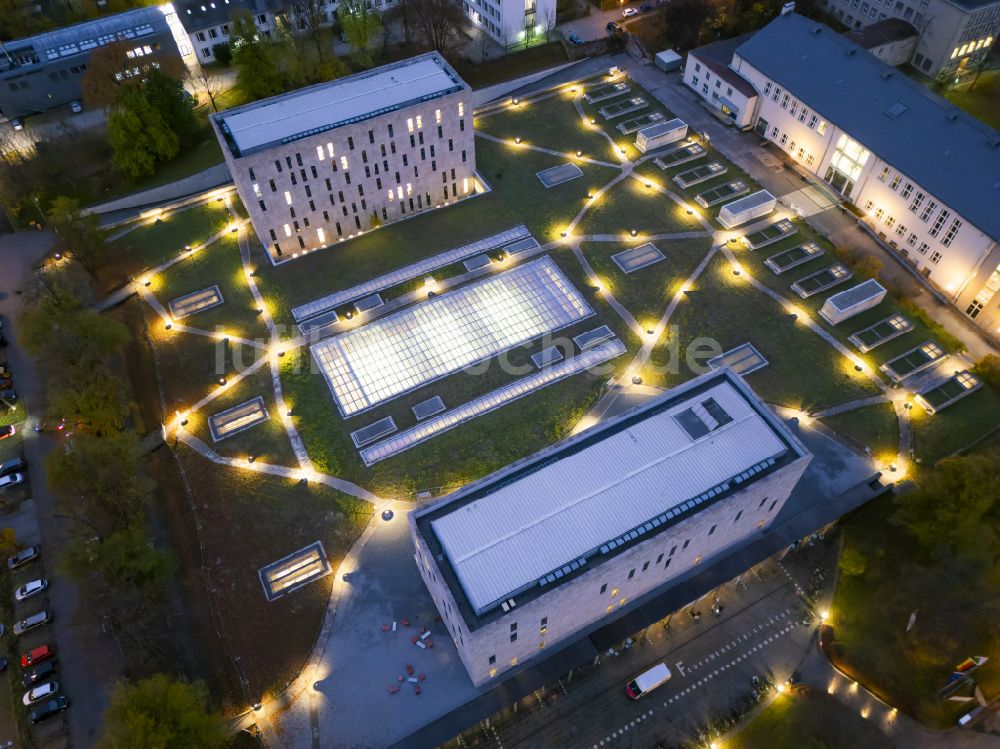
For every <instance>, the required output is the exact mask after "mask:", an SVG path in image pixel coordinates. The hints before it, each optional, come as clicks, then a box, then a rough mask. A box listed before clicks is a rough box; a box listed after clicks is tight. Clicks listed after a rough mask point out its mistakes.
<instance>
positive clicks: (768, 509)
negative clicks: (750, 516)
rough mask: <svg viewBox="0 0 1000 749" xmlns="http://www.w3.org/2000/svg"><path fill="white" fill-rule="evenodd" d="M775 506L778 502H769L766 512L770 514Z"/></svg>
mask: <svg viewBox="0 0 1000 749" xmlns="http://www.w3.org/2000/svg"><path fill="white" fill-rule="evenodd" d="M777 504H778V500H774V501H773V502H771V506H770V507H768V508H767V511H768V512H770V511H771V510H773V509H774V508H775V506H776V505H777Z"/></svg>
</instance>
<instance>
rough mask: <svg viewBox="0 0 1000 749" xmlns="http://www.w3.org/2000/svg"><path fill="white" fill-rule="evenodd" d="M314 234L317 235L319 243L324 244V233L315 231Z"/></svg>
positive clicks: (319, 230)
mask: <svg viewBox="0 0 1000 749" xmlns="http://www.w3.org/2000/svg"><path fill="white" fill-rule="evenodd" d="M316 234H318V235H319V243H320V244H326V232H325V231H323V230H322V229H317V230H316Z"/></svg>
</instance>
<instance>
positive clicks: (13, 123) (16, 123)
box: [10, 117, 24, 130]
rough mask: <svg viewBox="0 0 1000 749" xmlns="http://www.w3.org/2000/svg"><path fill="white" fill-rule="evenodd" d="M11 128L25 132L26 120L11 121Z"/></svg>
mask: <svg viewBox="0 0 1000 749" xmlns="http://www.w3.org/2000/svg"><path fill="white" fill-rule="evenodd" d="M10 126H11V127H12V128H14V129H15V130H24V120H22V119H21V118H20V117H15V118H14V119H12V120H11V121H10Z"/></svg>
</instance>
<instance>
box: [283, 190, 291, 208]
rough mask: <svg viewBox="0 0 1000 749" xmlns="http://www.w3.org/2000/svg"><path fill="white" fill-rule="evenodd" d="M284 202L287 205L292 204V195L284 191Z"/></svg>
mask: <svg viewBox="0 0 1000 749" xmlns="http://www.w3.org/2000/svg"><path fill="white" fill-rule="evenodd" d="M285 202H286V203H287V204H288V205H291V204H292V194H291V193H290V192H288V190H285Z"/></svg>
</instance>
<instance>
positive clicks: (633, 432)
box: [410, 370, 811, 686]
mask: <svg viewBox="0 0 1000 749" xmlns="http://www.w3.org/2000/svg"><path fill="white" fill-rule="evenodd" d="M702 419H704V421H702ZM810 459H811V455H810V454H809V453H808V451H807V450H806V449H805V447H804V446H803V445H802V444H801V443H800V442H798V440H797V439H796V438H795V437H794V435H793V434H791V432H789V431H788V429H787V428H786V427H785V426H784V424H782V422H781V421H780V420H779V419H777V418H776V417H775V416H774V414H773V413H771V412H770V410H769V409H768V407H767V406H766V405H765V404H763V403H762V402H761V401H760V400H759V399H758V398H757V397H756V395H754V394H753V393H752V391H750V390H749V388H748V387H747V385H746V384H745V383H744V382H743V381H742V380H741V379H740V378H739V377H737V376H736V375H734V374H733V373H732V372H730V371H729V370H724V371H721V372H715V373H712V374H709V375H705V376H702V377H700V378H697V379H695V380H692V381H691V382H689V383H687V384H685V385H682V386H680V387H678V388H675V389H674V390H672V391H670V392H669V393H667V394H665V395H664V396H663V397H661V398H659V399H658V400H657V401H654V402H653V403H650V404H647V405H645V406H643V407H641V408H639V409H637V410H635V411H631V412H629V413H626V414H623V415H622V416H619V417H617V418H615V419H612V420H609V421H608V422H606V423H604V424H602V425H599V426H597V427H595V428H592V429H590V430H587V431H585V432H583V433H580V434H578V435H576V436H574V437H572V438H570V439H568V440H565V441H563V442H561V443H558V444H556V445H554V446H552V447H551V448H548V449H547V450H544V451H542V452H541V453H538V454H537V455H535V456H533V457H531V458H528V459H527V460H525V461H521V462H520V463H517V464H515V465H513V466H511V467H510V468H508V469H504V470H502V471H500V472H498V473H496V474H493V475H492V476H488V477H486V478H484V479H482V480H480V481H477V482H475V483H473V484H470V485H469V486H467V487H465V488H463V489H462V490H460V491H458V492H456V493H455V494H452V495H449V496H448V497H445V498H444V499H443V500H442V501H440V502H437V503H435V504H433V505H430V506H428V507H425V508H422V509H420V510H418V511H416V512H414V513H411V515H410V528H411V534H412V536H413V539H414V544H415V547H416V554H415V559H416V562H417V566H418V567H419V569H420V574H421V576H422V577H423V579H424V582H425V583H426V585H427V587H428V589H429V590H430V592H431V594H432V596H433V598H434V601H435V604H436V605H437V607H438V610H439V611H440V613H441V617H442V619H443V621H444V623H445V625H446V626H447V628H448V631H449V633H450V634H451V636H452V638H453V639H454V641H455V644H456V646H457V647H458V651H459V654H460V656H461V658H462V661H463V663H464V665H465V667H466V669H467V670H468V672H469V676H470V678H471V679H472V681H473V683H474V684H476V685H477V686H479V685H482V684H484V683H487V682H489V681H490V680H491V679H494V678H496V677H497V676H498V675H500V674H502V673H503V672H505V671H508V670H510V669H512V668H516V667H517V666H519V665H521V664H524V663H525V662H528V661H530V660H532V659H534V658H536V657H539V656H540V655H544V653H545V650H546V648H551V647H553V646H556V645H559V644H561V643H565V642H567V641H572V640H573V639H575V638H578V637H580V636H582V634H583V633H585V632H586V631H588V629H592V628H593V627H595V626H599V625H600V624H602V623H605V622H609V621H611V620H613V619H615V618H617V617H618V616H619V615H621V614H622V613H624V612H626V611H628V610H629V609H630V607H631V606H633V605H634V604H635V603H636V602H638V601H639V600H640V599H641V598H642V597H643V596H647V595H649V594H654V593H656V592H658V591H659V590H660V589H663V590H665V589H667V588H669V587H670V585H671V584H672V583H673V582H674V581H675V580H676V579H677V578H679V577H680V576H682V575H684V574H685V573H688V572H690V571H691V570H692V569H693V568H695V567H696V566H697V565H699V564H702V563H705V562H708V561H709V560H711V559H712V558H713V557H715V556H717V555H720V554H723V553H725V552H727V551H732V550H733V549H734V548H735V547H738V546H740V545H742V544H745V543H747V542H748V541H749V540H751V539H753V538H756V537H758V536H759V535H760V534H761V533H762V532H763V530H764V529H766V528H767V527H768V526H769V525H770V524H771V523H772V522H773V521H774V518H775V517H776V516H777V515H778V513H779V512H780V511H781V508H782V507H783V505H784V503H785V501H786V500H787V499H788V497H789V495H790V494H791V492H792V490H793V488H794V487H795V485H796V484H797V482H798V480H799V478H800V477H801V475H802V473H803V472H804V471H805V469H806V467H807V465H808V463H809V461H810Z"/></svg>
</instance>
